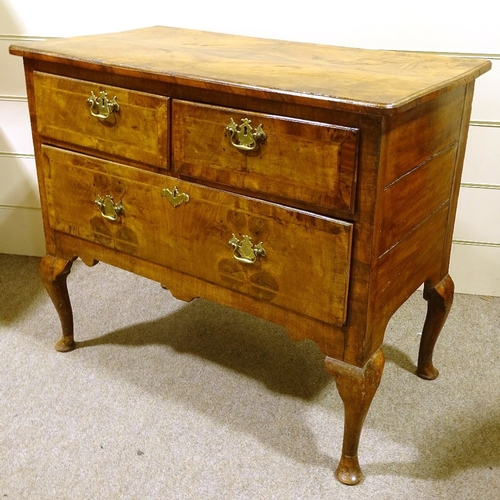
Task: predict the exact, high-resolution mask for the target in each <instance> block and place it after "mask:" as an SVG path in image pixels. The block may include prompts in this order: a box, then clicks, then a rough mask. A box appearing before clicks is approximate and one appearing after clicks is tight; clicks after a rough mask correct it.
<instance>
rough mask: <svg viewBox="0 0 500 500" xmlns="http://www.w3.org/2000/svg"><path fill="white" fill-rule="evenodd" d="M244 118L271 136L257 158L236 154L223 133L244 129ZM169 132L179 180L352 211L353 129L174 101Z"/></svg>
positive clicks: (246, 154)
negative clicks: (238, 127)
mask: <svg viewBox="0 0 500 500" xmlns="http://www.w3.org/2000/svg"><path fill="white" fill-rule="evenodd" d="M243 118H249V119H250V120H251V123H252V126H253V127H256V126H258V125H260V124H261V125H262V126H263V130H264V131H265V133H266V135H267V137H266V139H265V140H264V141H262V144H260V145H259V147H258V148H256V150H255V151H251V152H242V151H240V150H238V149H236V148H235V147H234V146H232V144H231V142H230V139H229V137H228V134H227V132H226V125H228V124H229V122H230V120H231V119H233V120H234V121H235V122H236V123H237V124H239V123H240V121H241V119H243ZM172 130H173V168H174V169H175V171H176V172H177V173H179V174H180V175H181V176H186V177H190V178H195V179H198V180H206V181H211V182H213V183H215V184H219V185H222V186H224V187H226V188H229V189H234V188H241V189H244V190H246V191H249V192H251V193H252V195H254V196H257V197H263V196H264V197H265V196H266V194H270V195H273V196H275V197H281V198H285V199H286V201H287V202H289V203H291V204H292V205H294V201H295V200H298V201H302V202H304V203H307V204H308V205H311V206H320V207H326V208H336V209H338V210H343V211H346V212H351V211H352V208H353V206H354V193H355V180H356V167H357V142H358V141H357V130H356V129H353V128H347V127H339V126H334V125H330V124H325V123H316V122H307V121H303V120H291V119H290V118H287V117H279V116H271V115H264V114H261V113H251V112H248V111H242V110H235V109H227V108H220V107H214V106H203V105H200V104H196V103H188V102H185V101H177V100H176V101H174V102H173V120H172ZM311 173H313V174H312V175H311Z"/></svg>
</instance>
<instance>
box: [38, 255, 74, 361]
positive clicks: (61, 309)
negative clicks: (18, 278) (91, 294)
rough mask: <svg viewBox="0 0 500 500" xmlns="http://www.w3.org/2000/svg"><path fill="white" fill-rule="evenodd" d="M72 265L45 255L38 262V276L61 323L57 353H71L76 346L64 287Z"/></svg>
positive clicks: (70, 311) (66, 288)
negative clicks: (60, 335)
mask: <svg viewBox="0 0 500 500" xmlns="http://www.w3.org/2000/svg"><path fill="white" fill-rule="evenodd" d="M72 265H73V261H68V260H66V259H61V258H60V257H54V256H52V255H45V257H43V258H42V260H41V262H40V276H41V277H42V281H43V284H44V286H45V288H46V290H47V292H48V294H49V296H50V298H51V300H52V302H53V304H54V306H55V308H56V310H57V313H58V314H59V319H60V321H61V326H62V338H61V340H60V341H59V342H58V343H57V344H56V350H57V351H59V352H68V351H72V350H73V349H74V348H75V346H76V344H75V341H74V337H73V311H72V310H71V302H70V300H69V295H68V287H67V285H66V278H67V277H68V274H69V273H70V271H71V266H72Z"/></svg>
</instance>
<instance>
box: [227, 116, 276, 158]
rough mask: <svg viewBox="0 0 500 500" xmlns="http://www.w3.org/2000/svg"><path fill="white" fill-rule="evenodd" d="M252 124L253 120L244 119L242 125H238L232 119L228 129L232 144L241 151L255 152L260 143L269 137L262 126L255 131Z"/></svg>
mask: <svg viewBox="0 0 500 500" xmlns="http://www.w3.org/2000/svg"><path fill="white" fill-rule="evenodd" d="M251 123H252V122H251V120H249V119H248V118H242V119H241V125H237V124H236V122H235V121H234V120H233V119H232V118H231V121H230V122H229V125H228V126H227V127H226V131H227V132H228V133H229V140H230V141H231V144H232V145H233V146H234V147H235V148H236V149H239V150H240V151H253V150H255V149H257V148H258V147H259V143H260V142H262V141H264V140H265V139H266V137H267V135H266V133H265V132H264V129H263V128H262V124H260V125H258V126H257V127H256V128H255V129H254V128H253V127H252V125H251Z"/></svg>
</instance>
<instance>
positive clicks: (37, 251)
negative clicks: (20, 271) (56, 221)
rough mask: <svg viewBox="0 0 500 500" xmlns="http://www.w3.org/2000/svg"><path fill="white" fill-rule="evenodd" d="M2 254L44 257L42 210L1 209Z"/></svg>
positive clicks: (0, 235)
mask: <svg viewBox="0 0 500 500" xmlns="http://www.w3.org/2000/svg"><path fill="white" fill-rule="evenodd" d="M0 253H8V254H17V255H35V256H42V255H44V253H45V243H44V239H43V225H42V213H41V211H40V210H34V209H28V208H11V207H0Z"/></svg>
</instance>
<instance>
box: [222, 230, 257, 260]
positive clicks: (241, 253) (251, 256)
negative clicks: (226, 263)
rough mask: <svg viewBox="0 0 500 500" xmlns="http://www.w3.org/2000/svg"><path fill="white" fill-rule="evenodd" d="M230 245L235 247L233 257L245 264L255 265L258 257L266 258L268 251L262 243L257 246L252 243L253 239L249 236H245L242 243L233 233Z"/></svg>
mask: <svg viewBox="0 0 500 500" xmlns="http://www.w3.org/2000/svg"><path fill="white" fill-rule="evenodd" d="M229 244H230V245H231V246H232V247H233V257H234V258H235V259H236V260H237V261H239V262H243V263H245V264H253V263H254V262H255V261H256V260H257V258H258V257H265V256H266V250H265V249H264V247H263V246H262V241H261V242H260V243H258V244H257V245H254V244H253V243H252V238H251V237H250V236H248V235H247V234H244V235H243V239H242V240H241V241H240V240H239V239H238V238H237V237H236V235H235V234H234V233H233V237H232V238H231V239H230V240H229Z"/></svg>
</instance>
